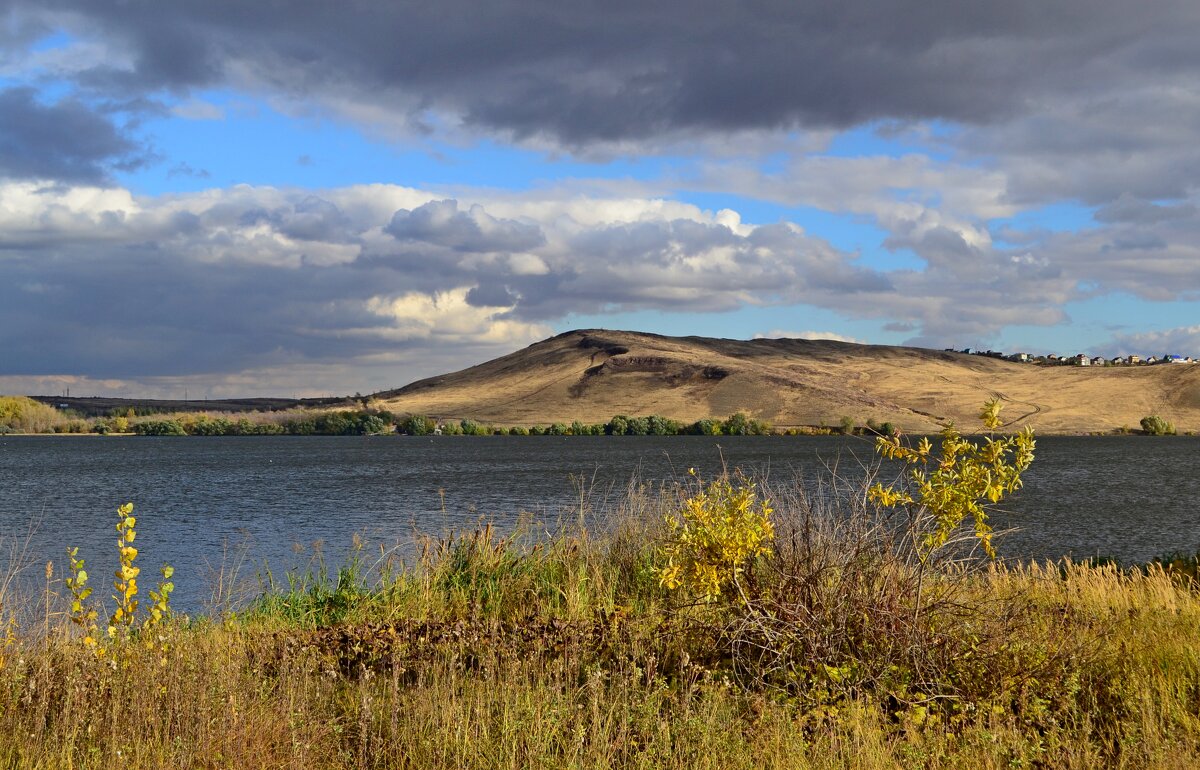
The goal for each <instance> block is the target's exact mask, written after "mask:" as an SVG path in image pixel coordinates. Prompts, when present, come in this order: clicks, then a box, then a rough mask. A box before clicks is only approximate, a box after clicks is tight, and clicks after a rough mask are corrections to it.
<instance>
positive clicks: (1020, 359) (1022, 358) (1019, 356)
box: [1008, 353, 1029, 364]
mask: <svg viewBox="0 0 1200 770" xmlns="http://www.w3.org/2000/svg"><path fill="white" fill-rule="evenodd" d="M1008 360H1009V361H1016V362H1017V363H1019V364H1027V363H1029V354H1028V353H1013V354H1012V355H1011V356H1009V357H1008Z"/></svg>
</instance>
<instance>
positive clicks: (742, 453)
mask: <svg viewBox="0 0 1200 770" xmlns="http://www.w3.org/2000/svg"><path fill="white" fill-rule="evenodd" d="M1198 449H1200V443H1197V442H1196V441H1195V440H1194V439H1188V438H1154V439H1151V438H1139V437H1124V438H1071V437H1063V438H1055V437H1046V438H1039V439H1038V456H1037V460H1036V461H1035V462H1034V464H1033V467H1032V468H1031V469H1030V471H1029V472H1028V474H1027V475H1026V479H1027V483H1026V487H1025V489H1024V490H1023V491H1022V492H1020V493H1019V494H1018V495H1017V496H1016V497H1015V498H1013V499H1012V501H1011V502H1010V503H1009V504H1008V506H1007V507H1008V509H1009V511H1008V513H1005V514H1001V515H998V516H996V517H995V518H994V523H995V524H996V526H997V528H998V529H999V528H1002V527H1010V526H1011V527H1019V528H1020V531H1018V532H1016V533H1014V534H1012V535H1010V536H1009V537H1007V538H1006V539H1005V540H1004V541H1003V542H1002V543H1001V545H1000V550H1001V552H1002V553H1003V554H1004V555H1006V556H1011V557H1016V558H1038V559H1042V558H1058V557H1060V556H1064V555H1068V554H1069V555H1074V556H1076V557H1085V556H1093V555H1097V554H1104V555H1111V556H1115V557H1117V558H1120V559H1122V560H1125V561H1145V560H1148V559H1150V558H1152V557H1154V556H1156V555H1159V554H1162V553H1166V552H1170V551H1178V550H1196V549H1200V477H1198V475H1197V473H1196V470H1197V463H1196V457H1197V450H1198ZM722 463H725V464H727V465H728V466H729V467H730V468H733V467H741V468H743V469H745V470H747V471H749V472H752V473H756V474H760V475H762V474H767V475H769V476H770V478H771V480H772V481H773V482H776V483H782V482H791V481H792V480H793V479H795V480H798V481H799V482H800V483H803V484H806V485H810V484H816V483H817V481H818V480H819V479H820V478H822V477H823V476H825V477H827V476H828V474H829V473H830V468H831V467H836V470H837V472H838V473H840V474H841V475H843V476H846V477H849V478H855V477H857V476H860V475H861V474H862V473H863V466H864V465H865V464H870V463H873V453H872V449H871V443H870V442H869V441H865V440H863V439H853V438H841V437H795V438H788V437H745V438H741V437H720V438H710V437H700V436H680V437H666V438H656V437H638V438H634V437H619V438H612V437H583V436H581V437H551V436H544V437H529V438H524V437H511V438H510V437H489V438H473V437H449V436H445V437H432V438H411V437H317V436H313V437H227V438H147V437H140V438H99V437H50V436H30V437H2V438H0V524H2V526H3V528H4V532H6V533H10V534H11V533H24V532H26V531H27V530H29V529H30V528H31V527H34V528H35V530H34V534H33V540H32V544H33V548H32V550H33V555H34V559H35V561H36V563H37V564H38V565H39V568H40V566H41V565H42V564H44V561H45V560H46V559H53V560H54V561H55V563H56V565H59V566H61V565H62V564H65V561H66V560H65V555H64V549H65V547H66V546H67V545H78V546H80V551H81V555H84V556H86V557H87V558H88V567H89V569H90V570H92V571H93V574H97V575H99V574H104V573H106V572H107V571H108V567H109V561H112V562H113V566H114V567H115V556H114V553H113V552H114V551H115V549H114V548H113V543H112V542H110V541H113V540H114V538H115V532H114V530H113V529H112V524H113V523H114V522H115V520H116V514H115V510H116V507H117V506H118V505H120V504H121V503H123V502H125V501H133V502H134V503H135V505H136V514H137V515H138V519H139V522H138V545H139V548H140V550H141V552H142V557H141V558H140V561H142V564H141V566H142V569H143V574H144V575H145V576H151V575H153V574H155V573H156V572H157V567H158V564H159V562H161V561H164V560H165V561H169V562H171V563H172V564H174V565H175V566H176V568H177V571H176V578H175V583H176V585H177V586H178V587H179V588H178V591H177V593H176V598H177V600H178V601H179V603H180V605H182V606H186V607H188V608H191V609H195V608H196V607H198V606H199V604H200V602H201V601H202V600H203V599H204V598H206V596H207V593H206V592H207V590H208V580H207V578H206V575H207V573H208V572H209V570H215V569H217V568H219V566H220V564H221V560H222V554H223V552H224V551H225V549H226V548H227V547H236V546H237V545H238V544H240V543H248V544H249V545H250V548H251V553H252V555H253V560H252V561H253V564H254V565H255V566H261V565H262V564H263V563H264V561H265V562H267V563H269V565H270V566H271V567H272V569H274V570H275V571H276V573H277V574H278V573H279V572H281V571H283V570H286V569H287V568H288V567H290V566H293V565H296V564H302V563H304V562H305V560H306V559H307V558H308V555H309V554H311V550H312V544H313V543H320V544H321V545H320V546H319V547H320V548H322V549H323V551H324V552H325V553H326V554H327V555H328V556H329V557H330V559H331V560H336V559H337V558H339V557H341V556H344V555H345V554H346V553H347V552H348V551H349V548H350V543H351V538H352V537H353V536H354V535H355V534H359V535H361V536H363V537H364V538H365V539H366V540H367V541H368V542H369V543H374V544H380V543H385V544H393V543H396V542H397V541H404V540H408V539H411V537H412V535H413V533H414V532H415V531H421V532H426V533H428V532H443V531H446V530H449V529H458V530H461V529H463V528H469V527H474V526H475V525H476V524H477V523H478V522H479V521H480V520H489V521H492V522H495V523H496V524H497V525H498V526H499V527H501V528H504V527H507V526H511V525H512V524H513V522H514V521H515V520H516V518H517V516H518V515H520V514H521V512H523V511H526V512H532V513H533V514H534V515H535V516H536V517H538V518H539V519H541V520H543V521H547V522H551V523H553V522H555V521H556V520H559V519H560V518H563V517H567V516H570V515H571V512H572V511H577V510H578V507H579V497H580V490H581V487H582V489H583V490H584V491H585V493H586V494H587V495H588V496H589V497H590V499H591V501H592V504H593V505H594V506H595V507H597V508H603V507H604V505H605V502H606V500H615V499H616V497H617V496H619V495H620V493H621V490H622V489H624V488H625V486H626V485H627V484H628V482H629V481H630V479H632V478H634V477H637V478H640V479H642V480H644V481H649V482H654V481H658V480H664V479H679V478H682V477H683V476H684V475H685V474H686V471H687V468H688V467H689V466H695V467H697V468H698V469H700V471H701V472H702V473H703V474H705V475H709V474H712V473H715V472H717V471H719V470H720V468H721V466H722ZM0 558H2V557H0ZM251 571H253V568H252V569H251ZM39 573H40V569H39ZM143 581H144V582H145V578H143ZM97 585H99V583H98V584H97Z"/></svg>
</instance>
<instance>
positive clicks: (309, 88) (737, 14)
mask: <svg viewBox="0 0 1200 770" xmlns="http://www.w3.org/2000/svg"><path fill="white" fill-rule="evenodd" d="M1197 40H1200V4H1198V3H1196V2H1195V0H1142V1H1141V2H1137V3H1131V2H1128V0H979V1H978V2H970V3H964V2H961V0H860V1H858V2H852V3H847V2H845V0H745V1H743V2H737V3H730V2H728V0H723V1H722V2H712V1H711V0H661V1H659V2H653V1H650V0H638V2H629V1H628V0H603V2H600V1H596V2H591V1H586V2H585V1H582V0H553V2H548V1H545V0H491V1H490V2H479V1H478V0H475V1H474V2H467V1H464V0H439V2H436V3H427V2H425V3H413V2H406V1H404V0H400V1H397V0H387V1H384V0H353V1H352V2H346V3H329V2H315V1H312V2H310V1H307V0H303V1H302V0H269V1H268V0H261V2H245V0H202V1H201V0H175V1H172V0H37V2H32V1H29V0H0V392H7V393H27V394H47V395H51V394H59V393H64V392H66V390H67V389H68V388H69V389H70V392H71V395H73V396H82V395H118V396H128V397H144V398H145V397H160V398H179V397H182V396H183V394H184V393H187V394H188V395H190V396H191V397H192V398H196V397H205V398H222V397H236V396H256V395H275V396H319V395H345V394H350V393H355V392H358V393H364V394H366V393H371V392H375V391H378V390H382V389H388V388H395V387H399V386H402V385H404V384H406V383H409V382H412V381H414V380H417V379H420V378H422V377H426V376H431V375H434V374H439V373H443V372H446V371H451V370H456V369H460V368H463V367H465V366H469V365H472V364H475V363H479V362H482V361H484V360H487V359H490V358H493V357H496V356H499V355H503V354H505V353H509V352H512V351H513V350H516V349H518V348H521V347H524V346H526V345H529V344H532V343H533V342H536V341H538V340H541V339H544V338H546V337H548V336H551V335H553V334H557V333H560V332H563V331H567V330H570V329H573V328H585V327H586V328H597V327H599V328H612V329H631V330H638V331H648V332H656V333H660V334H671V335H689V334H698V335H704V336H718V337H733V338H742V339H748V338H753V337H763V336H767V337H776V336H798V337H823V338H831V339H843V340H852V341H858V342H866V343H871V344H889V345H900V344H902V345H917V346H924V347H933V348H944V347H954V348H960V349H961V348H964V347H971V348H989V349H996V350H1004V351H1017V350H1021V351H1026V352H1031V353H1058V354H1075V353H1079V352H1087V353H1090V354H1092V355H1106V356H1115V355H1119V354H1127V353H1141V354H1143V355H1149V354H1155V355H1161V354H1164V353H1172V354H1179V355H1192V356H1200V45H1196V41H1197Z"/></svg>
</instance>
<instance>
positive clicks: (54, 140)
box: [0, 88, 144, 182]
mask: <svg viewBox="0 0 1200 770" xmlns="http://www.w3.org/2000/svg"><path fill="white" fill-rule="evenodd" d="M0 116H2V117H0V177H9V178H16V179H54V180H59V181H64V182H99V181H104V180H105V179H107V178H108V173H109V168H110V167H114V166H119V167H125V168H127V167H130V166H136V165H138V164H139V163H141V162H142V161H143V159H144V158H143V157H142V156H140V155H139V154H138V151H137V146H136V145H135V143H134V142H133V141H131V140H130V139H129V138H128V137H127V136H125V135H124V133H123V132H122V131H121V130H120V129H118V128H117V127H116V126H114V125H113V123H112V122H111V121H110V120H109V119H108V118H106V117H104V116H103V115H101V114H99V113H97V112H96V111H95V110H93V109H92V108H90V107H88V106H87V105H85V104H83V103H82V102H79V101H76V100H73V99H65V100H63V101H60V102H57V103H53V104H44V103H42V102H41V101H39V100H38V99H37V93H36V92H35V91H34V90H33V89H32V88H10V89H7V90H3V91H0Z"/></svg>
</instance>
